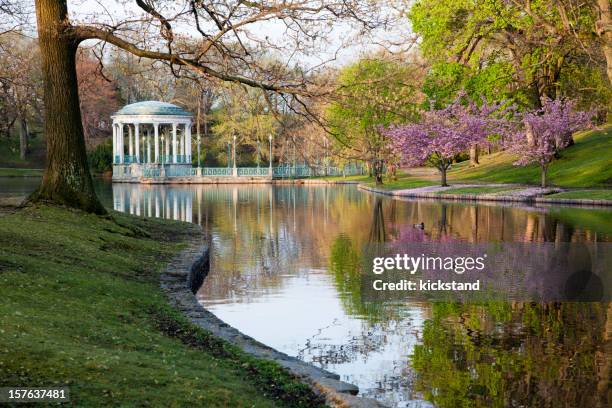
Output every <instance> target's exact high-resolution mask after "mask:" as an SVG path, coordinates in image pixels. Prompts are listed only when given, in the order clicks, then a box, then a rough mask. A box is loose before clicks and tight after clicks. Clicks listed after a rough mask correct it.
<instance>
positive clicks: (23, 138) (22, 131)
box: [19, 118, 28, 160]
mask: <svg viewBox="0 0 612 408" xmlns="http://www.w3.org/2000/svg"><path fill="white" fill-rule="evenodd" d="M27 155H28V123H27V122H26V120H25V118H20V119H19V157H20V158H21V160H25V159H26V156H27Z"/></svg>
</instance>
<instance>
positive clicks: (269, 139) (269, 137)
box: [268, 133, 273, 171]
mask: <svg viewBox="0 0 612 408" xmlns="http://www.w3.org/2000/svg"><path fill="white" fill-rule="evenodd" d="M268 141H269V142H270V171H272V160H273V158H272V133H270V134H269V135H268Z"/></svg>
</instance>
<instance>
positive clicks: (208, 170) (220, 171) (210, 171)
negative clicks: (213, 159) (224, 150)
mask: <svg viewBox="0 0 612 408" xmlns="http://www.w3.org/2000/svg"><path fill="white" fill-rule="evenodd" d="M201 174H202V176H207V177H215V176H231V175H232V174H233V172H232V169H231V168H230V167H202V173H201Z"/></svg>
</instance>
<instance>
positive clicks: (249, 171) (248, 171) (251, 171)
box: [238, 167, 270, 177]
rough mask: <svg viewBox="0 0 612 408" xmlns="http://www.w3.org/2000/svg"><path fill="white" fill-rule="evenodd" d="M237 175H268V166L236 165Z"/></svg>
mask: <svg viewBox="0 0 612 408" xmlns="http://www.w3.org/2000/svg"><path fill="white" fill-rule="evenodd" d="M238 175H239V176H254V177H256V176H269V175H270V169H269V168H268V167H238Z"/></svg>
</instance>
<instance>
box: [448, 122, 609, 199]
mask: <svg viewBox="0 0 612 408" xmlns="http://www.w3.org/2000/svg"><path fill="white" fill-rule="evenodd" d="M574 140H575V141H576V143H575V144H574V145H573V146H571V147H569V148H567V149H565V150H564V151H563V152H561V158H560V159H558V160H555V161H554V162H553V163H552V164H551V166H550V168H549V172H548V180H549V183H550V185H555V186H561V187H612V125H610V124H608V125H606V126H604V127H602V128H600V129H598V130H593V131H588V132H582V133H577V134H576V135H574ZM515 160H516V157H514V156H511V155H509V154H507V153H504V152H501V153H495V154H491V155H487V156H482V157H481V159H480V165H479V166H477V167H469V162H467V161H466V162H462V163H459V164H456V165H454V166H453V168H452V169H451V171H450V173H449V180H451V181H472V182H495V183H522V184H539V182H540V168H539V167H538V166H537V165H530V166H527V167H519V166H514V165H512V163H513V162H514V161H515Z"/></svg>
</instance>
